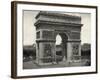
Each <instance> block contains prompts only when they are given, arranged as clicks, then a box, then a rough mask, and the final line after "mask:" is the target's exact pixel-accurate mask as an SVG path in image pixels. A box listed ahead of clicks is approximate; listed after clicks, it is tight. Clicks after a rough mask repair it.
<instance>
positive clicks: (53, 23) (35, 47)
mask: <svg viewBox="0 0 100 80" xmlns="http://www.w3.org/2000/svg"><path fill="white" fill-rule="evenodd" d="M11 58H12V77H14V78H24V77H45V76H62V75H76V74H77V75H78V74H92V73H97V6H86V5H70V4H69V5H68V4H66V5H65V4H52V3H35V2H28V3H27V2H20V1H19V2H16V1H15V2H12V56H11Z"/></svg>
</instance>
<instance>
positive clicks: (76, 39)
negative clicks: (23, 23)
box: [34, 11, 82, 65]
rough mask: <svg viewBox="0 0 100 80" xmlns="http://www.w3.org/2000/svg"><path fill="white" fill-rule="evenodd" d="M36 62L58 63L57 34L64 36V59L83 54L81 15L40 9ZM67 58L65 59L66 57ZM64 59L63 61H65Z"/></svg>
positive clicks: (36, 24)
mask: <svg viewBox="0 0 100 80" xmlns="http://www.w3.org/2000/svg"><path fill="white" fill-rule="evenodd" d="M34 25H35V26H36V34H37V39H36V43H37V44H36V62H37V63H38V64H39V65H48V64H52V63H53V64H54V63H56V61H57V59H58V58H59V57H57V56H56V45H55V42H56V36H57V34H59V35H60V36H61V37H62V49H63V54H62V58H63V60H66V61H67V62H70V61H71V60H72V59H76V58H74V56H81V51H80V50H81V45H80V43H81V40H80V34H81V26H82V24H81V17H80V16H75V15H70V14H62V13H55V12H46V11H40V12H39V14H38V15H37V16H36V23H35V24H34ZM64 58H65V59H64ZM63 60H62V61H63Z"/></svg>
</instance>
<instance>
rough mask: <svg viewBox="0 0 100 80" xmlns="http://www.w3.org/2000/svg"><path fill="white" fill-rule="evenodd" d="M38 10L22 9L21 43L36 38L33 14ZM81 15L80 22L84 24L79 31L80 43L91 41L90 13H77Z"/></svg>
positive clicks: (29, 41)
mask: <svg viewBox="0 0 100 80" xmlns="http://www.w3.org/2000/svg"><path fill="white" fill-rule="evenodd" d="M38 12H39V11H23V14H24V15H23V23H24V24H23V41H24V42H23V43H24V45H32V44H34V43H35V40H36V29H35V26H34V23H35V16H36V15H37V14H38ZM75 14H76V13H75ZM77 14H78V15H80V16H81V18H82V20H81V23H82V24H84V25H83V27H82V31H81V43H82V44H83V43H90V42H91V24H90V23H91V14H87V13H84V14H83V13H77ZM56 39H57V42H56V43H57V44H59V43H60V42H61V38H60V36H58V37H57V38H56Z"/></svg>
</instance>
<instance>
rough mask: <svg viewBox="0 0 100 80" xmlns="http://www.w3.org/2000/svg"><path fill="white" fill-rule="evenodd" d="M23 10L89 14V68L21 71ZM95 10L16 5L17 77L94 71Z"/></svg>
mask: <svg viewBox="0 0 100 80" xmlns="http://www.w3.org/2000/svg"><path fill="white" fill-rule="evenodd" d="M23 10H45V11H62V12H81V13H91V35H92V37H91V43H92V44H91V50H92V52H91V66H90V67H66V68H52V69H51V68H49V69H30V70H23V48H22V16H23V15H22V11H23ZM95 13H96V10H95V9H93V8H78V7H59V6H46V5H27V4H17V76H33V75H46V74H63V73H78V72H94V71H96V55H95V54H96V53H95V52H96V50H95V47H96V44H95V43H96V34H95V33H96V32H95V31H96V25H95V24H96V18H95V17H96V15H95Z"/></svg>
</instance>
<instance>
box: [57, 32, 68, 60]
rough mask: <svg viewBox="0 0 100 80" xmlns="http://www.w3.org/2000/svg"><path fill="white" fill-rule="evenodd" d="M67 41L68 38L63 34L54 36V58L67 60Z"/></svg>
mask: <svg viewBox="0 0 100 80" xmlns="http://www.w3.org/2000/svg"><path fill="white" fill-rule="evenodd" d="M67 41H68V37H67V35H66V34H65V33H57V35H56V42H55V45H56V58H57V59H60V61H62V60H67Z"/></svg>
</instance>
